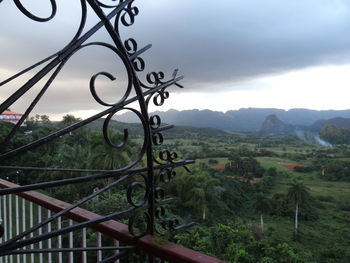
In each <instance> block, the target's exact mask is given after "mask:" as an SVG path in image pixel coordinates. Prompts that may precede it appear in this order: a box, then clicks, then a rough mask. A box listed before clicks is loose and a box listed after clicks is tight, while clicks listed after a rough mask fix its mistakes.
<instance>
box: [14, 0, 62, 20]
mask: <svg viewBox="0 0 350 263" xmlns="http://www.w3.org/2000/svg"><path fill="white" fill-rule="evenodd" d="M13 2H14V3H15V5H16V6H17V8H18V9H19V10H20V11H21V12H22V13H23V14H24V15H25V16H26V17H28V18H30V19H32V20H34V21H37V22H47V21H49V20H51V19H52V18H54V17H55V15H56V11H57V5H56V1H55V0H50V4H51V14H50V15H49V16H48V17H46V18H43V17H38V16H36V15H34V14H33V13H31V12H30V11H28V9H27V8H25V7H24V6H23V5H22V3H21V0H13Z"/></svg>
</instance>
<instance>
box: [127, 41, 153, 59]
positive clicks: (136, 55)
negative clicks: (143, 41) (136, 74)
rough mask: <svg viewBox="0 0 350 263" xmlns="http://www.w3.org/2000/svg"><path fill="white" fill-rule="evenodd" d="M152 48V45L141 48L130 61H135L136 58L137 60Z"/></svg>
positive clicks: (130, 57)
mask: <svg viewBox="0 0 350 263" xmlns="http://www.w3.org/2000/svg"><path fill="white" fill-rule="evenodd" d="M151 47H152V44H148V45H147V46H145V47H143V48H141V49H140V50H137V51H136V52H135V53H134V54H132V55H131V56H129V59H130V60H133V59H135V58H137V57H138V56H140V55H141V54H142V53H144V52H146V51H147V50H148V49H150V48H151Z"/></svg>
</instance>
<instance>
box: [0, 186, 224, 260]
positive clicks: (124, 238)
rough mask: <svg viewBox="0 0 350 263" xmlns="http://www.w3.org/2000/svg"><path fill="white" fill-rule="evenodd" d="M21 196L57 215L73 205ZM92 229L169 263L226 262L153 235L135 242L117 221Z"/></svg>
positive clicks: (81, 213)
mask: <svg viewBox="0 0 350 263" xmlns="http://www.w3.org/2000/svg"><path fill="white" fill-rule="evenodd" d="M17 186H18V185H16V184H13V183H11V182H8V181H5V180H1V179H0V188H11V187H17ZM18 196H20V197H22V198H24V199H26V200H28V201H30V202H32V203H35V204H37V205H39V206H42V207H44V208H46V209H48V210H51V211H54V212H59V211H61V210H63V209H65V208H67V207H69V206H70V204H68V203H66V202H63V201H61V200H58V199H55V198H52V197H49V196H47V195H44V194H41V193H38V192H33V191H29V192H23V193H20V194H18ZM65 217H67V218H68V219H71V220H74V221H76V222H84V221H87V220H91V219H94V218H97V217H100V215H98V214H95V213H92V212H90V211H87V210H85V209H82V208H75V209H73V210H71V211H69V212H67V213H65ZM91 228H92V229H93V230H95V231H98V232H100V233H102V234H104V235H106V236H109V237H111V238H113V239H116V240H119V241H121V242H123V243H124V244H128V245H136V249H138V250H142V251H144V252H146V253H147V254H150V255H153V256H156V257H159V258H161V259H163V260H166V261H169V262H174V263H219V262H223V261H221V260H219V259H216V258H213V257H210V256H208V255H205V254H202V253H200V252H197V251H194V250H192V249H189V248H186V247H183V246H181V245H177V244H173V243H170V242H159V240H158V241H157V240H156V237H153V236H145V237H142V238H140V239H138V240H137V241H135V239H134V237H132V236H131V235H130V234H129V232H128V227H127V225H125V224H122V223H119V222H117V221H114V220H110V221H107V222H104V223H100V224H96V225H94V226H93V227H91ZM164 243H166V244H164Z"/></svg>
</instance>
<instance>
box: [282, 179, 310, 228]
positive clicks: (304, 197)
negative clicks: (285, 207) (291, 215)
mask: <svg viewBox="0 0 350 263" xmlns="http://www.w3.org/2000/svg"><path fill="white" fill-rule="evenodd" d="M287 197H288V199H290V200H291V201H292V202H293V204H294V205H295V228H294V233H295V234H296V233H297V231H298V210H299V205H300V204H301V203H304V202H307V201H308V200H310V194H309V189H308V188H307V187H306V186H305V185H304V184H303V183H301V182H295V183H293V184H292V186H291V187H290V188H289V190H288V194H287Z"/></svg>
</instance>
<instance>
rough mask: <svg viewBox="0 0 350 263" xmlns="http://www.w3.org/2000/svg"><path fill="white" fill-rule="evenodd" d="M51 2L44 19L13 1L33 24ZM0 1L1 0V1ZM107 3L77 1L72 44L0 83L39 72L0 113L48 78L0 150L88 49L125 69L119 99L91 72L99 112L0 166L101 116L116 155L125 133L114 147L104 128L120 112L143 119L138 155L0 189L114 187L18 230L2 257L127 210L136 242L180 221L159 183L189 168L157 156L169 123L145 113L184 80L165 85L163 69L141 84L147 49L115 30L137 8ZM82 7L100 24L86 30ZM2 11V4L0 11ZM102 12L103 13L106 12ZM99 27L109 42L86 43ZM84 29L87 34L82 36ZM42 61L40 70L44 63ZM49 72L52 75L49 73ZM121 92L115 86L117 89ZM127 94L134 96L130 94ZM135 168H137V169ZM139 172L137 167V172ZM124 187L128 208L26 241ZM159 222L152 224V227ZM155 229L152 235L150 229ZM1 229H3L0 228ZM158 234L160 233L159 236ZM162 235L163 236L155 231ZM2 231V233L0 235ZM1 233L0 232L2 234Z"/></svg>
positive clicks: (129, 2) (167, 155) (10, 153)
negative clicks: (107, 94) (103, 182)
mask: <svg viewBox="0 0 350 263" xmlns="http://www.w3.org/2000/svg"><path fill="white" fill-rule="evenodd" d="M49 1H50V5H51V14H50V15H49V16H47V17H38V16H36V15H35V14H33V13H32V12H30V11H29V10H28V9H27V8H25V7H24V5H23V4H22V1H21V0H14V3H15V5H16V6H17V8H18V9H19V10H20V11H21V12H22V13H23V14H24V15H26V16H27V17H28V18H30V19H32V20H34V21H38V22H47V21H49V20H51V19H53V18H54V17H55V14H56V11H57V5H56V1H55V0H49ZM1 2H2V1H1V0H0V3H1ZM105 2H107V1H104V2H103V1H102V0H80V3H81V20H80V24H79V27H78V30H77V31H76V34H75V35H74V37H73V38H72V39H71V41H70V42H69V43H68V44H67V45H66V46H64V47H63V48H62V49H61V50H59V51H57V52H56V53H54V54H52V55H51V56H49V57H47V58H45V59H43V60H41V61H39V62H38V63H36V64H34V65H32V66H30V67H28V68H26V69H24V70H22V71H20V72H19V73H18V74H15V75H14V76H12V77H10V78H8V79H6V80H3V81H1V82H0V87H1V86H3V85H5V84H7V83H9V82H11V81H13V80H15V79H17V78H18V77H20V76H22V75H23V74H25V73H27V72H29V71H31V70H33V69H34V68H39V67H41V68H39V70H38V72H37V73H33V77H32V78H30V79H29V80H28V81H27V82H26V83H25V84H23V85H22V86H21V87H20V88H19V89H18V90H17V91H16V92H14V93H13V94H12V95H10V96H9V97H8V98H7V99H6V100H5V101H4V102H3V103H2V104H1V105H0V112H3V111H4V110H6V109H7V108H9V107H11V106H12V105H13V104H14V103H15V102H16V101H17V100H18V99H19V98H20V97H21V96H23V95H25V94H26V93H27V92H28V91H29V90H31V89H33V88H34V87H35V86H36V85H39V83H40V81H41V80H42V79H43V78H44V77H45V76H49V78H48V79H49V80H48V81H47V82H46V83H45V85H44V87H43V88H42V89H40V91H39V93H38V94H37V96H36V97H35V99H34V100H33V101H32V102H31V103H30V105H29V107H28V108H27V110H26V111H25V113H24V114H23V117H22V118H21V119H20V121H19V122H18V123H17V124H16V125H15V126H14V127H13V129H12V130H11V131H10V133H9V134H8V135H7V136H6V138H1V139H2V143H1V146H4V147H3V149H5V148H6V147H5V146H8V145H10V143H9V142H11V140H12V138H13V137H14V135H15V134H16V133H17V132H18V131H19V127H20V126H21V124H22V123H23V122H24V120H25V119H26V118H27V117H28V116H29V114H31V112H32V111H33V110H34V108H35V107H36V105H37V103H38V102H39V101H40V100H41V99H42V97H43V96H44V94H45V92H46V91H47V90H48V89H49V88H50V87H51V84H52V83H53V82H54V81H55V79H56V77H57V76H58V75H59V73H60V71H61V69H62V67H64V65H65V64H66V62H68V61H69V60H70V59H71V57H72V56H73V55H74V54H75V53H77V52H79V51H80V50H82V49H84V48H86V47H91V46H98V47H102V48H107V49H108V50H110V51H112V52H113V54H114V56H113V57H110V59H117V60H121V61H122V65H123V66H124V68H125V70H126V72H127V83H126V86H125V87H123V88H124V90H123V93H122V97H121V98H120V99H119V100H118V101H114V102H112V103H109V102H106V101H105V100H104V99H103V98H101V96H100V95H99V90H98V85H97V83H98V79H100V78H107V79H109V80H110V81H112V82H113V81H115V80H116V78H117V75H114V74H111V73H110V72H106V71H102V72H98V73H96V74H94V75H93V76H92V77H91V78H90V83H89V88H90V93H91V95H92V97H93V98H94V100H95V101H96V102H97V103H98V104H100V105H102V106H103V108H104V109H103V110H102V111H100V112H98V113H96V114H94V115H92V116H90V117H89V118H87V119H85V120H81V121H79V122H77V123H74V124H72V125H70V126H68V127H65V128H63V129H61V130H58V131H55V132H53V133H51V134H48V135H46V136H44V137H42V138H39V139H37V140H35V141H33V142H31V143H29V144H27V145H23V146H20V147H18V148H13V149H10V150H7V151H4V152H2V153H1V154H0V162H3V161H5V160H9V159H11V158H14V157H17V156H19V155H22V154H25V153H26V152H28V151H30V150H32V149H34V148H36V147H38V146H40V145H43V144H45V143H48V142H50V141H54V140H56V139H58V138H59V137H61V136H62V135H65V134H69V133H70V132H72V131H74V130H77V129H79V128H81V127H84V126H86V125H88V124H89V123H91V122H93V121H95V120H97V119H99V118H105V119H104V123H103V129H102V131H103V137H104V140H105V142H106V143H107V144H108V145H109V146H110V147H113V148H114V150H116V151H118V150H120V149H121V148H123V147H124V146H125V145H126V144H127V143H128V141H129V137H130V134H129V131H128V130H127V129H124V133H123V139H122V141H121V142H120V143H116V142H114V141H112V139H111V138H110V134H109V130H110V128H111V127H110V123H111V120H112V119H113V118H115V117H116V116H117V113H118V112H119V111H121V110H127V111H131V112H132V113H134V114H136V116H137V117H138V119H139V120H140V122H141V129H142V130H143V134H144V136H143V143H142V146H141V148H140V150H139V152H138V153H137V156H136V157H135V158H134V159H133V160H132V161H131V162H130V163H128V164H127V165H126V166H124V167H122V168H119V169H117V170H112V171H101V170H88V172H89V174H88V175H86V176H81V177H74V178H66V179H59V180H56V181H48V182H42V183H39V184H31V185H25V186H18V187H14V188H9V189H0V195H1V194H14V193H20V192H24V191H30V190H38V189H45V188H50V187H58V186H62V185H68V184H75V183H82V182H91V181H93V180H99V179H104V178H111V179H112V182H109V184H108V185H107V186H105V187H104V188H103V189H101V190H99V191H97V192H96V193H93V194H91V195H89V196H87V197H85V198H83V199H81V200H79V201H77V202H76V203H75V204H72V205H71V206H70V207H68V208H67V209H65V210H64V211H62V212H60V213H57V214H56V215H53V216H52V217H51V218H49V219H47V220H46V221H44V222H41V223H40V224H38V225H36V226H34V227H32V228H31V229H29V230H27V231H25V232H23V233H20V234H18V235H16V236H15V237H13V238H12V239H10V240H7V241H6V242H5V243H3V244H0V251H1V252H0V256H1V255H8V254H10V253H14V252H15V250H16V249H18V248H21V247H24V246H27V245H29V244H33V243H36V242H39V241H44V240H47V239H48V238H51V237H54V236H58V235H61V234H63V233H68V232H70V231H75V230H78V229H81V228H83V227H86V226H90V225H93V224H97V223H101V222H105V221H107V220H110V219H115V218H118V217H119V216H121V215H125V214H128V213H133V214H132V215H131V216H130V217H129V224H128V227H129V232H130V234H132V235H134V236H135V238H136V239H137V238H139V237H141V236H144V235H147V234H155V232H156V231H158V226H161V227H162V228H163V231H173V230H174V228H176V226H177V225H178V224H179V222H178V221H177V219H169V218H167V217H166V209H165V208H164V206H163V204H164V203H166V202H168V201H171V200H172V199H171V198H167V197H166V193H165V191H164V190H163V188H162V186H163V185H164V184H166V183H169V182H170V181H171V180H172V179H173V178H174V177H175V176H176V172H175V170H174V169H175V168H176V167H180V166H184V165H186V164H190V163H193V161H190V160H186V159H184V160H178V155H177V153H176V152H172V151H170V150H167V149H165V150H160V151H159V152H158V154H156V153H157V151H156V149H155V147H158V146H162V145H163V142H164V136H163V134H162V132H163V131H165V130H167V129H169V128H171V127H172V126H170V125H168V126H162V122H161V118H160V117H159V116H158V115H153V116H149V114H148V111H149V109H148V106H149V103H150V102H151V101H153V103H154V105H156V106H161V105H163V104H164V102H165V100H166V99H167V98H169V92H168V91H167V89H168V88H169V87H170V86H173V85H175V86H178V87H180V88H182V86H181V85H180V84H179V83H178V82H179V81H180V80H181V79H182V78H183V76H177V73H178V70H177V69H176V70H174V72H173V74H172V76H171V77H170V78H169V79H168V80H166V76H165V74H164V72H162V71H158V72H149V73H147V74H146V80H145V83H147V84H144V83H143V82H142V80H141V79H140V78H139V76H138V74H139V73H140V72H142V71H144V70H145V66H146V64H145V61H144V60H143V59H142V58H141V57H140V56H141V54H143V53H144V52H146V51H147V50H148V49H149V48H150V47H151V45H147V46H145V47H142V48H139V47H138V44H137V42H136V40H135V39H133V38H128V39H126V40H125V41H122V40H121V39H122V38H121V36H120V34H119V26H120V25H123V26H125V27H129V26H131V25H133V24H134V23H135V18H136V16H137V15H138V14H139V9H138V8H137V7H135V6H133V3H134V1H133V0H120V1H114V3H113V4H112V3H105ZM87 5H90V7H91V9H92V10H93V12H95V14H96V15H97V16H98V17H99V19H100V21H99V22H98V23H97V24H96V25H95V26H93V27H91V28H86V23H85V22H86V18H87V15H88V12H87ZM0 7H1V6H0ZM106 11H108V12H109V13H108V14H105V12H106ZM112 19H114V24H113V25H112V23H111V20H112ZM102 27H104V28H105V29H106V30H107V32H108V34H109V37H110V40H111V41H110V42H111V43H113V44H109V43H106V42H90V43H87V41H88V39H90V38H91V36H93V35H94V34H95V33H96V32H97V31H98V30H100V29H101V28H102ZM83 32H85V33H83ZM44 63H46V64H45V66H43V65H44ZM52 71H53V73H51V72H52ZM120 88H121V87H118V89H120ZM132 91H134V92H135V93H136V95H133V96H131V94H133V93H132ZM133 102H137V103H138V105H139V109H134V108H131V107H130V106H128V105H130V104H131V103H133ZM143 161H145V162H146V163H147V166H145V167H139V166H142V165H143ZM1 164H2V163H0V168H3V169H5V168H6V169H17V170H18V169H19V170H21V167H10V166H6V167H5V166H1ZM137 165H139V166H137ZM135 167H137V168H135ZM22 168H23V170H40V171H54V170H55V169H56V170H57V171H65V172H85V173H86V172H87V170H84V169H73V168H67V167H64V168H52V167H22ZM127 180H128V182H129V184H128V186H127V190H126V198H127V201H128V204H129V206H130V208H129V209H127V210H125V211H117V212H114V213H112V214H110V215H107V216H101V217H100V218H98V219H94V220H91V222H90V221H89V222H83V223H79V224H76V225H74V226H71V227H66V228H64V229H62V230H57V231H55V232H53V233H45V234H38V235H36V236H34V237H30V238H29V236H31V235H32V234H33V233H34V232H35V233H37V230H38V229H39V228H43V227H45V226H46V225H47V224H48V223H49V222H51V221H52V220H54V219H55V218H57V217H58V216H64V214H65V213H67V212H69V211H70V210H72V209H73V208H75V207H77V206H78V205H81V204H83V203H85V202H87V201H88V200H91V199H92V198H94V197H96V196H97V195H98V194H100V193H102V192H103V191H106V190H108V189H110V188H112V187H113V186H116V185H118V184H121V183H123V182H125V181H127ZM157 220H158V222H157ZM155 230H156V231H155ZM0 232H1V226H0ZM158 232H159V231H158ZM160 232H161V231H160ZM0 234H1V233H0ZM0 236H1V235H0Z"/></svg>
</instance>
